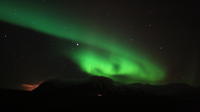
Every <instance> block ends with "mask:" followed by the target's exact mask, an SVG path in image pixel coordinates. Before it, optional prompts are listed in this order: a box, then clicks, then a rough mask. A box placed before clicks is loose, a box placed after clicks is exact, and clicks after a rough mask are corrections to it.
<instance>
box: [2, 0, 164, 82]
mask: <svg viewBox="0 0 200 112" xmlns="http://www.w3.org/2000/svg"><path fill="white" fill-rule="evenodd" d="M47 10H48V11H47ZM47 12H49V13H47ZM59 16H60V15H59ZM59 16H58V15H56V13H55V11H50V8H49V9H48V8H47V9H46V11H45V10H44V9H43V8H42V7H40V6H37V5H34V4H31V5H28V4H26V3H25V4H22V5H20V4H18V3H14V2H10V3H9V2H8V1H7V2H3V1H2V2H0V20H1V21H5V22H9V23H12V24H16V25H19V26H23V27H26V28H30V29H33V30H36V31H39V32H43V33H46V34H50V35H53V36H55V37H59V38H64V39H70V40H74V41H78V42H81V43H83V44H86V45H88V46H90V47H82V48H83V49H77V50H75V51H72V52H70V55H69V56H70V57H71V58H72V59H73V60H74V62H76V63H77V64H78V65H80V67H81V68H82V70H83V71H85V72H87V73H89V74H91V75H97V76H104V77H108V78H111V79H113V80H116V81H119V82H123V83H133V82H148V83H156V82H158V81H160V80H162V79H163V78H164V71H163V70H162V69H161V68H160V67H158V66H156V65H155V64H153V63H152V62H151V61H150V60H148V59H146V58H145V57H141V56H140V55H139V54H138V53H137V52H135V51H134V52H133V51H131V50H129V48H128V47H125V46H124V45H122V44H121V43H119V42H114V41H113V39H112V37H115V36H113V35H106V34H102V33H98V32H97V31H95V30H93V29H92V28H89V27H87V23H84V21H83V22H82V23H81V21H80V20H78V19H75V18H66V17H65V16H60V17H59ZM83 23H84V24H83ZM92 48H93V49H92Z"/></svg>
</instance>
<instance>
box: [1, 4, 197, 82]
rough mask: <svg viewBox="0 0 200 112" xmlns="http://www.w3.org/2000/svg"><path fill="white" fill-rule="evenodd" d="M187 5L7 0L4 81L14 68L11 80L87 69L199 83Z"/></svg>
mask: <svg viewBox="0 0 200 112" xmlns="http://www.w3.org/2000/svg"><path fill="white" fill-rule="evenodd" d="M183 6H184V5H183V4H180V5H176V4H172V3H166V4H165V3H153V2H152V3H150V2H147V3H142V2H141V3H140V2H136V1H131V0H130V1H129V0H128V1H127V2H125V1H123V2H118V1H116V2H108V1H93V2H89V1H85V2H84V1H62V0H56V1H54V0H21V1H17V0H1V1H0V24H1V25H2V26H1V27H0V30H1V31H0V46H1V51H2V53H3V54H4V55H1V56H0V57H1V58H3V60H4V61H3V62H2V64H1V66H2V68H3V69H4V70H3V72H2V73H1V74H2V78H1V80H2V81H1V82H3V84H0V85H4V82H5V84H7V83H6V82H8V83H9V80H10V77H11V76H12V75H13V79H12V80H11V82H12V81H13V85H22V84H33V85H34V84H37V82H40V81H45V80H48V79H51V78H58V79H59V78H60V79H66V80H68V79H70V78H72V79H73V78H74V79H76V78H77V81H78V79H84V78H82V75H83V76H86V77H93V76H94V77H95V76H97V77H106V78H109V79H112V80H113V81H115V82H117V83H118V82H119V84H134V83H144V84H165V83H170V82H184V83H189V84H194V83H198V80H197V79H198V78H196V77H198V76H196V74H197V72H198V67H197V65H198V56H199V55H198V53H197V52H198V48H197V46H198V44H197V41H196V40H195V39H193V37H194V36H193V34H192V33H191V32H194V31H195V28H194V27H193V26H192V23H191V22H189V21H188V19H190V18H194V17H193V14H192V13H190V10H186V9H184V8H183ZM179 9H183V10H184V11H182V10H179ZM183 12H184V13H183ZM185 13H186V14H188V15H189V16H185ZM190 14H191V15H190ZM183 17H184V18H183ZM190 38H192V39H190ZM6 60H8V61H6ZM7 74H10V75H11V76H9V75H7ZM73 75H74V77H73ZM4 78H5V81H4ZM18 79H19V80H18ZM14 82H17V84H15V83H14ZM78 82H81V81H78ZM8 85H9V84H8Z"/></svg>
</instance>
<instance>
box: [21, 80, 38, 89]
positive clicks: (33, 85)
mask: <svg viewBox="0 0 200 112" xmlns="http://www.w3.org/2000/svg"><path fill="white" fill-rule="evenodd" d="M40 84H42V82H38V83H36V84H22V85H21V87H22V89H23V90H25V91H33V90H35V89H36V88H38V87H39V86H40Z"/></svg>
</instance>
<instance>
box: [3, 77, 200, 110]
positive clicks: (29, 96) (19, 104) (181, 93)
mask: <svg viewBox="0 0 200 112" xmlns="http://www.w3.org/2000/svg"><path fill="white" fill-rule="evenodd" d="M0 99H1V100H0V104H1V105H0V106H1V107H4V108H7V109H14V108H22V109H25V108H29V109H35V108H37V107H43V108H46V109H47V110H48V109H52V108H54V109H58V108H60V107H64V108H67V107H71V106H76V108H74V109H79V108H78V107H79V106H78V105H81V106H84V107H89V108H90V107H97V108H99V107H101V108H103V107H113V108H115V109H116V108H118V107H122V108H124V107H125V108H127V107H128V108H132V109H136V108H137V109H138V108H139V109H148V108H149V107H151V108H154V109H156V108H162V109H164V110H166V109H172V108H173V109H174V108H175V109H176V110H177V111H178V110H185V109H188V110H190V111H191V109H192V110H196V109H198V108H200V103H199V101H200V88H198V87H192V86H189V85H185V84H169V85H159V86H155V85H154V86H153V85H145V84H133V85H114V84H113V82H112V81H111V80H109V79H105V78H92V79H90V80H89V81H85V82H81V83H79V84H77V83H76V84H75V83H72V82H71V83H69V82H68V83H67V82H62V81H56V80H52V81H47V82H45V83H43V84H42V85H40V87H39V88H37V89H35V90H34V91H32V92H26V91H19V90H7V89H1V90H0ZM147 106H148V107H147Z"/></svg>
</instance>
